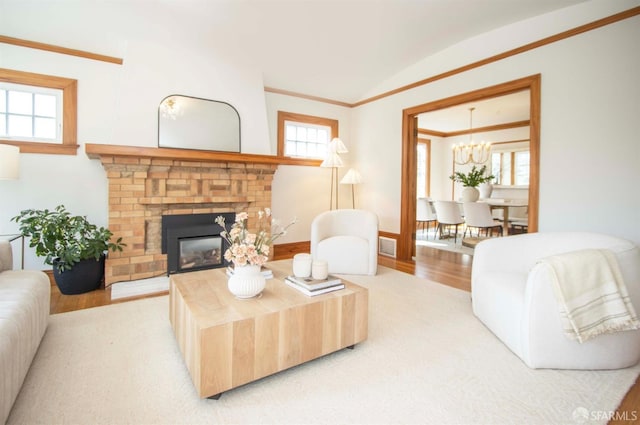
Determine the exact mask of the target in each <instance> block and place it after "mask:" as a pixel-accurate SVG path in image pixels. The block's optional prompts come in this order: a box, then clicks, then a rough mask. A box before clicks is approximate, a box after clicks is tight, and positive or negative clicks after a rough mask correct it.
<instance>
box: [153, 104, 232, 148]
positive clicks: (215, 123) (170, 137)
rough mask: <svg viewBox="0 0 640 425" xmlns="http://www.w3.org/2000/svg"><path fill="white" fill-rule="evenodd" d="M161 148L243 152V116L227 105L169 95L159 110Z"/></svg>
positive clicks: (159, 142)
mask: <svg viewBox="0 0 640 425" xmlns="http://www.w3.org/2000/svg"><path fill="white" fill-rule="evenodd" d="M158 146H159V147H161V148H181V149H198V150H208V151H224V152H240V115H239V114H238V111H237V110H236V109H235V108H234V107H233V106H231V105H230V104H228V103H226V102H220V101H216V100H209V99H200V98H197V97H190V96H181V95H171V96H167V97H165V98H164V99H163V100H162V102H160V106H159V107H158Z"/></svg>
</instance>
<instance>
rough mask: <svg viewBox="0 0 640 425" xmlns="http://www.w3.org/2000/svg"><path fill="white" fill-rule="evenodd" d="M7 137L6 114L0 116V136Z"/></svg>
mask: <svg viewBox="0 0 640 425" xmlns="http://www.w3.org/2000/svg"><path fill="white" fill-rule="evenodd" d="M6 135H7V114H0V136H6Z"/></svg>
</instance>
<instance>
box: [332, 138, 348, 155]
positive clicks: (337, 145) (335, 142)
mask: <svg viewBox="0 0 640 425" xmlns="http://www.w3.org/2000/svg"><path fill="white" fill-rule="evenodd" d="M329 152H335V153H347V152H349V149H347V147H346V146H345V145H344V143H343V142H342V140H340V139H339V138H337V137H334V138H333V139H332V140H331V142H329Z"/></svg>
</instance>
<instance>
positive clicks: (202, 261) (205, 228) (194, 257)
mask: <svg viewBox="0 0 640 425" xmlns="http://www.w3.org/2000/svg"><path fill="white" fill-rule="evenodd" d="M218 216H223V217H224V219H225V222H227V223H232V222H233V221H234V220H235V213H212V214H178V215H164V216H162V253H163V254H167V275H170V274H173V273H184V272H190V271H196V270H203V269H212V268H218V267H225V266H227V261H226V260H225V259H224V252H225V251H226V249H227V248H228V243H227V241H226V240H225V239H224V238H223V237H222V236H220V233H221V232H222V231H223V230H224V229H222V227H220V226H219V225H218V224H216V223H215V222H214V220H215V218H216V217H218Z"/></svg>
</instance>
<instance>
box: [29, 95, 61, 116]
mask: <svg viewBox="0 0 640 425" xmlns="http://www.w3.org/2000/svg"><path fill="white" fill-rule="evenodd" d="M34 113H35V115H38V116H41V117H51V118H55V116H56V97H55V96H50V95H47V94H36V95H35V109H34Z"/></svg>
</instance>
